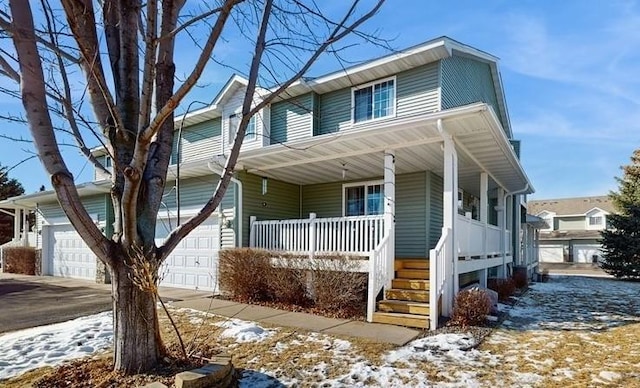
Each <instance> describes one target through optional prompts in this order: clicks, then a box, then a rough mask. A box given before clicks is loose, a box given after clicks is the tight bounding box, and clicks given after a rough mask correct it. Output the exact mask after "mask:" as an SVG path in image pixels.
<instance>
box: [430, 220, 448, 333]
mask: <svg viewBox="0 0 640 388" xmlns="http://www.w3.org/2000/svg"><path fill="white" fill-rule="evenodd" d="M449 234H450V233H449V229H447V228H442V235H441V236H440V240H438V244H436V247H435V248H434V249H432V250H430V251H429V306H430V309H429V318H430V325H429V327H430V328H431V330H435V329H437V328H438V319H439V317H440V308H439V307H440V300H442V309H443V310H442V314H444V315H448V314H449V311H448V309H449V306H448V305H449V303H448V301H447V300H444V299H450V298H451V297H452V296H451V295H448V294H447V287H449V288H450V287H451V285H447V280H448V279H450V278H451V274H450V273H449V272H450V271H453V266H452V265H451V263H450V259H449V260H447V242H448V239H449V238H450V236H449Z"/></svg>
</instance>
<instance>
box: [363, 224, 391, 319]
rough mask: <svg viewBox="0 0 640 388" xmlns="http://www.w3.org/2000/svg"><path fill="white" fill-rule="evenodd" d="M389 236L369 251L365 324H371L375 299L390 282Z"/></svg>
mask: <svg viewBox="0 0 640 388" xmlns="http://www.w3.org/2000/svg"><path fill="white" fill-rule="evenodd" d="M389 241H390V236H389V234H387V235H386V236H384V238H383V239H382V240H381V241H380V243H379V244H378V245H377V246H376V248H375V249H374V250H373V251H371V254H370V256H369V287H368V295H367V322H373V313H374V312H375V311H376V298H377V296H378V293H380V290H381V289H382V288H383V287H384V286H385V285H386V284H387V283H388V282H389V281H390V279H389V269H390V268H389V266H392V265H393V252H390V251H391V249H390V248H391V244H389Z"/></svg>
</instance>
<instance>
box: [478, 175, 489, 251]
mask: <svg viewBox="0 0 640 388" xmlns="http://www.w3.org/2000/svg"><path fill="white" fill-rule="evenodd" d="M480 222H482V225H483V226H484V229H483V232H482V233H483V234H484V235H483V236H482V258H483V259H486V258H487V224H488V223H489V175H488V174H487V173H486V172H482V173H480Z"/></svg>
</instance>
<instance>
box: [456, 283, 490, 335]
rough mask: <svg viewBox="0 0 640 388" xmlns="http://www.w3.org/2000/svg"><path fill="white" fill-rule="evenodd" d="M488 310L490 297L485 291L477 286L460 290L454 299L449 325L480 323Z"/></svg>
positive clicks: (474, 324)
mask: <svg viewBox="0 0 640 388" xmlns="http://www.w3.org/2000/svg"><path fill="white" fill-rule="evenodd" d="M490 311H491V299H490V298H489V295H488V294H487V292H486V291H484V290H481V289H477V288H476V289H469V290H464V291H460V292H459V293H458V295H456V299H455V301H454V305H453V313H452V314H451V320H450V321H449V325H452V326H462V327H467V326H478V325H481V324H483V323H484V321H485V317H486V316H487V314H489V312H490Z"/></svg>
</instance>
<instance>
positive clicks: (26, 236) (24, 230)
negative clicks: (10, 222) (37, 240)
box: [22, 209, 29, 247]
mask: <svg viewBox="0 0 640 388" xmlns="http://www.w3.org/2000/svg"><path fill="white" fill-rule="evenodd" d="M22 245H23V246H25V247H28V246H29V225H28V224H27V211H26V209H23V210H22Z"/></svg>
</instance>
